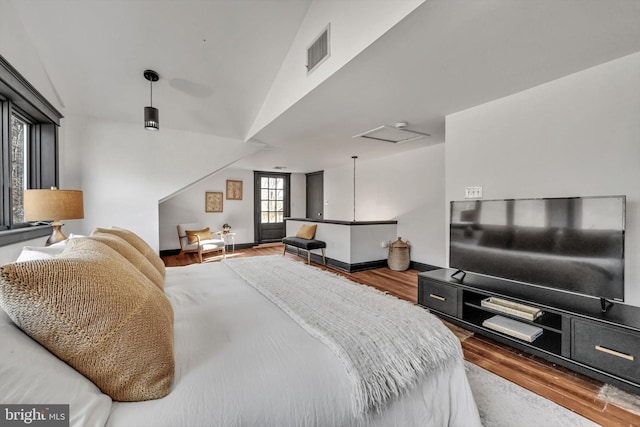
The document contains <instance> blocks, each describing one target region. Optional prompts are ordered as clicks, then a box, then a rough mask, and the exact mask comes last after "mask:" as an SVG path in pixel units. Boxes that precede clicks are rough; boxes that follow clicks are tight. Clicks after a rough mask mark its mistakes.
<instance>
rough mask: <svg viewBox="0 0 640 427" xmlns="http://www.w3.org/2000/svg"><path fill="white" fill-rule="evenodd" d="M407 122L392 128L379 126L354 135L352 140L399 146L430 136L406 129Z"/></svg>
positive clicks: (399, 123)
mask: <svg viewBox="0 0 640 427" xmlns="http://www.w3.org/2000/svg"><path fill="white" fill-rule="evenodd" d="M406 127H407V122H398V123H396V124H395V125H394V126H387V125H385V126H380V127H377V128H375V129H371V130H368V131H366V132H363V133H360V134H358V135H355V136H354V138H368V139H377V140H378V141H385V142H392V143H394V144H400V143H402V142H409V141H413V140H415V139H420V138H424V137H427V136H431V135H429V134H428V133H422V132H416V131H415V130H409V129H406Z"/></svg>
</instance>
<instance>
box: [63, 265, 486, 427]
mask: <svg viewBox="0 0 640 427" xmlns="http://www.w3.org/2000/svg"><path fill="white" fill-rule="evenodd" d="M165 291H166V294H167V297H168V298H169V300H170V301H171V304H172V305H173V308H174V312H175V327H174V331H175V332H174V333H175V349H176V373H175V378H174V381H173V384H172V386H171V392H170V393H169V395H168V396H167V397H165V398H163V399H159V400H154V401H147V402H133V403H131V402H127V403H122V402H113V404H112V408H111V413H110V416H109V419H108V420H107V424H106V425H107V426H112V427H125V426H126V427H130V426H171V427H178V426H185V427H187V426H188V427H196V426H261V427H264V426H277V427H286V426H318V427H324V426H353V425H361V424H362V423H361V422H359V421H358V418H357V417H356V415H354V413H353V409H352V406H351V401H352V400H351V394H352V392H353V390H352V387H353V385H352V384H351V383H350V381H349V380H348V376H347V375H346V371H345V367H344V365H343V364H342V362H341V361H340V359H339V358H338V357H337V356H336V355H335V354H334V353H333V352H332V351H331V350H330V349H329V348H328V347H327V346H326V345H324V344H322V343H321V342H320V341H318V340H317V339H315V338H313V337H312V336H311V335H309V334H308V333H307V332H305V331H304V330H303V329H302V328H301V327H300V326H299V325H298V324H297V323H295V322H294V321H293V320H292V319H291V318H289V316H288V315H286V314H285V313H284V312H283V311H281V310H280V309H279V308H277V307H276V306H275V305H274V304H272V303H271V302H269V301H268V300H267V299H266V298H265V297H263V296H262V295H261V294H259V293H258V292H257V291H256V290H255V289H253V288H252V287H251V286H250V285H248V284H247V283H245V282H244V280H243V279H241V278H240V277H239V276H238V275H236V273H234V272H233V271H231V270H230V269H229V268H228V267H227V266H226V265H224V263H211V264H198V265H192V266H189V267H175V268H169V269H167V277H166V283H165ZM72 412H73V410H72ZM366 425H371V426H380V427H382V426H385V427H389V426H398V427H410V426H464V427H473V426H480V419H479V417H478V412H477V409H476V405H475V402H474V400H473V396H472V394H471V390H470V388H469V384H468V382H467V378H466V375H465V372H464V367H463V365H462V364H460V365H459V366H456V367H454V368H451V369H448V370H446V371H441V372H439V373H437V374H436V375H433V376H431V377H429V378H427V379H426V380H425V381H424V382H423V383H422V384H421V385H419V386H418V387H416V388H415V389H414V390H412V391H411V392H410V393H409V394H408V395H406V396H403V397H402V398H401V399H397V400H395V401H393V402H392V403H391V404H390V405H389V406H388V407H387V408H386V409H385V410H384V411H383V412H382V413H381V414H379V415H375V416H373V418H372V419H370V420H369V421H368V422H367V424H366Z"/></svg>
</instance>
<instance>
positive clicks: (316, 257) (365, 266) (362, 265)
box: [287, 246, 387, 273]
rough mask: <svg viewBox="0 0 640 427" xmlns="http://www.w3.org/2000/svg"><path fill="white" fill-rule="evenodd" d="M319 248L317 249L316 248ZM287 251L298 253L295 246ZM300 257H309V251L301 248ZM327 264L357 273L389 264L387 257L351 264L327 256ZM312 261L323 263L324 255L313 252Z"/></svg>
mask: <svg viewBox="0 0 640 427" xmlns="http://www.w3.org/2000/svg"><path fill="white" fill-rule="evenodd" d="M316 250H317V249H316ZM287 252H288V253H290V254H293V255H295V254H296V248H295V247H293V246H287ZM299 256H300V258H303V259H305V260H306V259H307V251H306V250H305V249H300V255H299ZM326 260H327V266H328V267H332V268H335V269H337V270H341V271H344V272H346V273H355V272H358V271H365V270H373V269H375V268H382V267H386V266H387V260H386V259H380V260H377V261H367V262H359V263H355V264H349V263H346V262H343V261H338V260H337V259H333V258H329V257H326ZM311 261H313V262H315V263H317V264H322V255H321V254H317V253H315V252H311Z"/></svg>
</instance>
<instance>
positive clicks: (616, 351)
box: [571, 319, 640, 381]
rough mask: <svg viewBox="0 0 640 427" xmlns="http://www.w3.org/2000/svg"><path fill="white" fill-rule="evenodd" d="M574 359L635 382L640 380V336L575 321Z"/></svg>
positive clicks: (572, 335) (572, 337) (573, 334)
mask: <svg viewBox="0 0 640 427" xmlns="http://www.w3.org/2000/svg"><path fill="white" fill-rule="evenodd" d="M572 322H573V328H572V329H573V330H572V334H571V341H572V346H571V348H572V354H571V358H572V359H574V360H576V361H578V362H582V363H585V364H587V365H590V366H593V367H594V368H596V369H600V370H602V371H605V372H609V373H611V374H614V375H617V376H619V377H622V378H626V379H629V380H633V381H638V380H639V379H640V335H638V334H634V333H633V332H630V331H624V330H621V329H617V328H612V327H609V326H604V325H601V324H598V323H594V322H587V321H584V320H577V319H573V321H572Z"/></svg>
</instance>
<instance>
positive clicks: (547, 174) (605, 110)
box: [443, 53, 640, 306]
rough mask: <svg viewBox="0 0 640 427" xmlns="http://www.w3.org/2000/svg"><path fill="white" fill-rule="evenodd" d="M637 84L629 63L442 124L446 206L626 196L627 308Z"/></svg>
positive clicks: (633, 287) (634, 282) (639, 282)
mask: <svg viewBox="0 0 640 427" xmlns="http://www.w3.org/2000/svg"><path fill="white" fill-rule="evenodd" d="M639 76H640V53H636V54H633V55H630V56H627V57H624V58H621V59H617V60H614V61H611V62H608V63H605V64H602V65H599V66H596V67H593V68H590V69H588V70H585V71H582V72H579V73H576V74H572V75H569V76H567V77H564V78H561V79H558V80H555V81H553V82H550V83H547V84H544V85H541V86H538V87H535V88H532V89H529V90H526V91H524V92H521V93H518V94H515V95H512V96H509V97H506V98H503V99H499V100H497V101H493V102H490V103H488V104H484V105H481V106H477V107H474V108H471V109H469V110H465V111H462V112H458V113H456V114H452V115H450V116H448V117H447V120H446V134H447V142H446V144H445V146H446V200H447V202H448V201H450V200H460V199H463V198H464V187H465V186H477V185H480V186H483V187H484V198H486V199H501V198H523V197H562V196H592V195H618V194H622V195H626V196H627V215H626V242H625V258H626V263H625V282H626V283H625V301H626V302H627V303H629V304H632V305H636V306H640V262H639V261H640V186H639V185H638V183H640V167H639V166H638V165H639V162H640V77H639ZM447 206H448V203H447ZM447 226H448V225H447V222H446V221H445V222H443V228H445V229H446V228H447Z"/></svg>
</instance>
